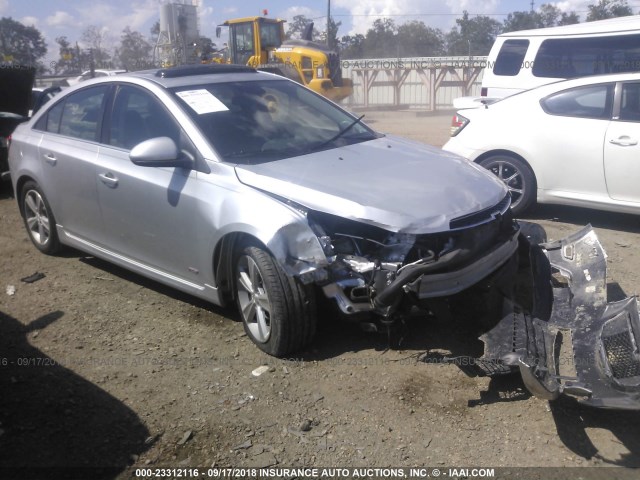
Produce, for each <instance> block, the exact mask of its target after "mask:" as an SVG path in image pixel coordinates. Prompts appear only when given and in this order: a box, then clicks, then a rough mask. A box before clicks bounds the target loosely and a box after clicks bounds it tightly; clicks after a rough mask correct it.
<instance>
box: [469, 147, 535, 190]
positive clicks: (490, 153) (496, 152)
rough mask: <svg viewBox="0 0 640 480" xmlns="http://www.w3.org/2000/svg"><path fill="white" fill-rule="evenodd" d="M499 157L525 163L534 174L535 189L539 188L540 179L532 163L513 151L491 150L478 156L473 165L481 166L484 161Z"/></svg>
mask: <svg viewBox="0 0 640 480" xmlns="http://www.w3.org/2000/svg"><path fill="white" fill-rule="evenodd" d="M497 155H505V156H508V157H515V158H517V159H518V160H520V161H522V162H524V163H525V164H526V165H527V166H528V167H529V170H531V173H532V174H533V181H534V183H535V188H536V189H537V188H538V177H537V176H536V172H535V170H534V169H533V167H532V166H531V163H529V161H528V160H527V159H526V158H524V157H523V156H522V155H520V154H518V153H516V152H514V151H513V150H506V149H496V150H490V151H488V152H484V153H483V154H482V155H480V156H478V158H476V159H475V160H474V161H473V163H477V164H480V162H482V161H483V160H485V159H487V158H490V157H495V156H497Z"/></svg>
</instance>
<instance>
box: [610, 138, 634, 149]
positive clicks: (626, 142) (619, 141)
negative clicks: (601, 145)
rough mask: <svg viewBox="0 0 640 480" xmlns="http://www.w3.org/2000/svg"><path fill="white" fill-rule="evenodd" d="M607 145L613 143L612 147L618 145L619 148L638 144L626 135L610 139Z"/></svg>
mask: <svg viewBox="0 0 640 480" xmlns="http://www.w3.org/2000/svg"><path fill="white" fill-rule="evenodd" d="M609 143H613V144H614V145H620V146H621V147H633V146H634V145H637V144H638V141H637V140H632V139H631V137H627V136H626V135H625V136H623V137H618V138H612V139H611V140H609Z"/></svg>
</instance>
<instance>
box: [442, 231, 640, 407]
mask: <svg viewBox="0 0 640 480" xmlns="http://www.w3.org/2000/svg"><path fill="white" fill-rule="evenodd" d="M530 252H531V254H530V259H531V270H532V275H533V282H532V283H533V292H534V306H533V309H532V312H531V313H530V314H529V313H525V312H524V311H522V309H520V308H519V307H518V306H516V305H515V304H514V303H513V302H511V301H509V300H505V303H504V310H503V317H502V320H501V321H500V322H499V323H498V324H497V326H496V327H494V328H493V329H492V330H490V331H489V332H487V333H486V334H485V335H483V336H482V337H481V340H483V342H484V343H485V353H484V355H483V357H482V358H480V359H465V360H464V361H460V359H452V360H451V363H456V364H457V365H458V366H460V368H461V369H462V370H463V371H465V373H467V374H469V375H472V376H476V375H481V376H494V375H499V374H504V373H510V372H512V371H517V370H519V371H520V373H521V375H522V378H523V380H524V383H525V385H526V386H527V388H528V389H529V390H530V391H531V393H533V394H534V395H536V396H537V397H540V398H543V399H548V400H553V399H555V398H557V397H558V396H559V395H561V394H567V395H572V396H574V397H576V398H577V399H578V400H579V401H580V402H581V403H584V404H587V405H590V406H594V407H600V408H617V409H629V410H640V352H639V350H638V346H639V344H640V321H639V316H638V301H637V299H636V297H627V298H625V299H624V300H619V301H614V302H609V301H608V299H607V284H606V254H605V252H604V249H603V248H602V245H601V244H600V241H599V240H598V238H597V236H596V234H595V232H594V231H593V229H592V228H591V226H587V227H585V228H584V229H583V230H581V231H579V232H577V233H575V234H573V235H571V236H569V237H567V238H565V239H563V240H559V241H557V242H552V243H544V244H540V245H533V246H532V247H531V251H530ZM469 360H472V361H469Z"/></svg>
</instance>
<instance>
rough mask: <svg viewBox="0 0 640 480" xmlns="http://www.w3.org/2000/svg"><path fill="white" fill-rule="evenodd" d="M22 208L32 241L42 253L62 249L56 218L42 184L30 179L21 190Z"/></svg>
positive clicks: (50, 253)
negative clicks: (43, 191) (41, 186)
mask: <svg viewBox="0 0 640 480" xmlns="http://www.w3.org/2000/svg"><path fill="white" fill-rule="evenodd" d="M20 208H21V211H22V218H23V220H24V225H25V227H26V229H27V233H28V234H29V238H30V239H31V242H32V243H33V244H34V245H35V247H36V248H37V249H38V250H40V251H41V252H42V253H45V254H47V255H54V254H56V253H58V252H59V251H60V241H59V240H58V232H57V230H56V219H55V217H54V216H53V212H52V211H51V206H50V205H49V202H48V201H47V198H46V197H45V196H44V193H42V190H41V189H40V186H39V185H38V184H37V183H36V182H34V181H28V182H27V183H25V184H24V186H23V187H22V190H21V191H20Z"/></svg>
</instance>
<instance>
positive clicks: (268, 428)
mask: <svg viewBox="0 0 640 480" xmlns="http://www.w3.org/2000/svg"><path fill="white" fill-rule="evenodd" d="M365 118H366V120H369V121H370V123H371V125H372V126H373V127H374V128H377V129H378V130H380V131H384V132H388V133H397V134H402V135H405V136H409V137H411V138H414V139H417V140H421V141H425V142H428V143H432V144H435V145H442V143H444V141H445V140H446V135H447V131H448V128H449V118H450V117H449V115H448V114H446V115H438V116H418V115H417V114H416V113H415V112H394V113H388V112H387V113H385V112H367V116H366V117H365ZM4 192H5V193H3V194H1V195H0V252H1V255H2V259H1V260H0V262H1V265H2V266H1V269H0V287H1V290H0V467H2V468H4V470H2V469H0V477H2V478H12V477H16V478H17V477H21V476H22V477H27V478H38V477H39V478H53V475H51V474H50V473H47V472H49V471H45V470H31V471H29V470H24V469H16V470H7V468H6V467H41V466H46V467H51V466H78V467H92V468H95V467H115V470H114V471H107V472H104V474H103V475H102V476H103V477H104V478H129V477H131V476H132V475H133V474H134V472H135V470H134V469H135V468H136V467H145V466H148V467H156V466H168V467H185V466H199V467H209V466H212V465H215V466H218V467H225V466H236V467H239V466H256V467H261V466H271V465H277V466H280V467H293V466H298V467H300V466H306V467H311V466H317V467H336V466H337V467H372V466H378V467H385V466H386V467H408V466H431V467H443V466H446V467H461V466H488V467H500V466H508V467H534V466H546V467H586V466H596V467H610V466H618V467H640V434H639V432H640V414H638V413H633V412H615V411H602V410H593V409H589V408H585V407H581V406H579V405H577V404H576V403H574V402H572V401H568V400H562V401H558V402H554V403H551V404H550V403H547V402H544V401H541V400H538V399H536V398H534V397H532V396H531V395H529V394H528V393H527V391H526V390H525V389H524V388H523V385H522V383H521V382H520V380H519V379H518V378H515V377H514V378H511V377H509V378H502V379H499V380H493V381H489V380H488V379H485V378H477V379H472V378H468V377H466V376H465V375H464V374H463V373H462V372H461V371H459V370H458V369H457V368H456V367H454V366H443V365H438V364H425V363H421V362H417V361H416V360H417V358H418V357H419V356H421V355H423V354H424V353H425V352H429V353H430V354H433V355H437V354H449V353H454V352H455V353H457V354H460V353H471V354H473V353H477V352H478V348H480V345H479V343H478V342H477V341H474V339H473V337H471V336H470V335H469V332H466V331H463V330H464V328H460V327H451V326H447V325H437V324H435V322H433V321H430V320H429V319H415V321H413V322H411V323H410V324H409V325H408V326H407V331H406V332H405V335H404V341H403V342H402V344H401V347H400V348H399V349H392V350H389V349H387V346H388V342H387V338H386V336H384V335H380V334H375V333H364V332H361V331H360V329H359V328H357V327H356V326H355V325H351V324H345V323H340V322H337V321H336V320H335V319H333V318H329V316H328V315H324V316H323V318H321V320H322V321H321V325H320V331H319V334H318V337H317V339H316V341H315V342H314V343H313V345H312V346H311V347H310V348H309V349H308V350H306V351H304V352H300V354H299V355H297V356H296V358H291V359H288V360H276V359H273V358H269V357H267V356H266V355H264V354H261V353H260V352H259V350H258V349H257V348H255V347H254V346H253V345H252V344H251V343H250V341H249V340H248V339H247V338H246V336H245V335H244V333H243V329H242V324H241V323H240V322H239V321H238V318H237V316H236V314H235V313H234V312H233V311H232V310H227V309H221V308H217V307H215V306H212V305H209V304H206V303H204V302H202V301H200V300H197V299H195V298H193V297H189V296H187V295H183V294H181V293H179V292H176V291H173V290H170V289H168V288H165V287H163V286H161V285H159V284H157V283H154V282H151V281H148V280H145V279H144V278H142V277H139V276H137V275H133V274H130V273H128V272H126V271H124V270H122V269H119V268H116V267H113V266H111V265H109V264H107V263H105V262H103V261H100V260H96V259H94V258H90V257H86V256H84V255H83V254H82V253H79V252H76V251H68V252H67V253H66V254H65V255H63V256H60V257H47V256H44V255H41V254H39V253H38V252H37V251H36V249H35V248H34V247H33V246H32V245H31V243H30V242H29V240H28V238H27V235H26V233H25V231H24V228H23V226H22V223H21V220H20V218H19V216H18V212H17V208H16V205H15V202H14V200H13V199H12V198H11V197H10V196H9V195H8V194H7V193H6V188H5V190H4ZM530 219H531V220H534V221H536V222H539V223H541V224H542V225H543V226H544V227H545V228H546V229H547V231H548V234H549V237H551V238H554V239H557V238H560V237H562V236H564V235H566V234H568V233H570V232H573V231H575V230H577V229H578V228H580V227H582V226H583V225H585V224H587V223H589V222H590V223H592V224H593V225H594V227H595V228H596V231H597V233H598V234H599V236H600V238H601V240H602V243H603V244H604V246H605V248H606V249H607V253H608V255H609V258H608V265H609V282H610V283H611V285H610V289H611V291H612V293H613V294H614V295H620V294H621V292H622V291H623V292H625V293H627V294H635V293H636V292H637V291H638V287H639V286H640V257H639V254H638V252H639V250H638V246H637V245H638V244H637V243H636V242H637V241H638V238H640V221H639V219H640V217H637V216H632V215H622V214H620V215H617V214H609V213H606V214H603V213H599V212H595V211H591V210H585V209H571V208H559V207H544V208H543V207H540V208H538V209H537V210H536V211H535V212H534V213H533V214H532V215H531V217H530ZM34 272H42V273H44V274H45V275H46V277H45V278H43V279H41V280H39V281H37V282H35V283H32V284H27V283H24V282H22V281H21V279H22V278H23V277H27V276H29V275H31V274H33V273H34ZM8 286H14V287H15V293H14V294H13V295H9V294H8V293H7V290H6V289H7V287H8ZM3 360H4V363H3ZM261 365H268V366H269V367H270V369H269V371H267V372H266V373H263V374H262V375H260V376H259V377H255V376H253V375H252V371H253V370H254V369H255V368H256V367H259V366H261ZM561 471H562V472H566V477H567V478H569V477H575V476H577V472H576V471H574V470H561ZM598 472H599V473H598V476H601V478H604V477H605V476H606V477H608V478H613V476H612V475H613V474H614V473H615V475H620V474H623V473H624V474H626V473H629V472H628V471H626V470H624V471H623V469H621V468H617V469H616V470H615V472H614V471H612V470H607V471H606V472H604V471H602V470H598ZM634 473H635V474H637V472H634ZM581 474H582V473H581ZM99 476H100V475H99V474H98V472H96V471H95V470H93V471H90V473H88V474H87V475H86V477H85V478H98V477H99ZM636 478H637V477H636Z"/></svg>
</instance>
